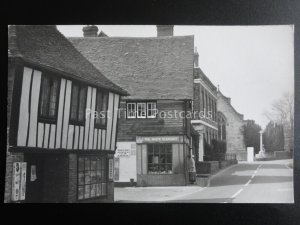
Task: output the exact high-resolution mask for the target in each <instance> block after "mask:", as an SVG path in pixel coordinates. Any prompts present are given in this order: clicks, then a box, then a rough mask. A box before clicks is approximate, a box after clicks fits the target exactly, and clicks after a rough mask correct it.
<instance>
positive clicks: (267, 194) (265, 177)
mask: <svg viewBox="0 0 300 225" xmlns="http://www.w3.org/2000/svg"><path fill="white" fill-rule="evenodd" d="M291 163H292V160H291V159H289V160H273V161H259V162H253V163H247V162H239V164H237V165H234V166H231V167H229V168H226V169H224V170H222V171H220V172H218V173H217V174H215V175H213V176H212V177H211V179H210V182H209V184H208V186H207V187H199V186H196V185H189V186H180V187H178V186H176V187H170V186H168V187H126V188H115V202H120V203H122V202H128V203H130V202H167V203H177V202H180V203H294V192H293V170H292V169H291V168H290V167H289V166H288V165H290V164H291Z"/></svg>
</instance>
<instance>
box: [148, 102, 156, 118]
mask: <svg viewBox="0 0 300 225" xmlns="http://www.w3.org/2000/svg"><path fill="white" fill-rule="evenodd" d="M146 104H147V107H146V108H147V109H146V117H147V118H156V117H157V113H154V115H153V116H149V115H148V110H149V107H148V105H149V104H154V105H155V112H157V105H156V102H147V103H146ZM151 110H152V111H153V108H152V109H151Z"/></svg>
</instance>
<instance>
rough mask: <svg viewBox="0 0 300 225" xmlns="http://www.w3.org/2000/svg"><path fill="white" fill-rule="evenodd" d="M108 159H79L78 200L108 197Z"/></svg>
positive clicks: (83, 157) (95, 157)
mask: <svg viewBox="0 0 300 225" xmlns="http://www.w3.org/2000/svg"><path fill="white" fill-rule="evenodd" d="M106 164H107V163H106V158H104V157H98V156H80V157H78V182H77V197H78V200H83V199H89V198H97V197H101V196H106V195H107V165H106Z"/></svg>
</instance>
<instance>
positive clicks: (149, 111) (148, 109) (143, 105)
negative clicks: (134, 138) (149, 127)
mask: <svg viewBox="0 0 300 225" xmlns="http://www.w3.org/2000/svg"><path fill="white" fill-rule="evenodd" d="M156 115H157V107H156V102H128V103H127V118H129V119H131V118H156Z"/></svg>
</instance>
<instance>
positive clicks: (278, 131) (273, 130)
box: [263, 121, 284, 152]
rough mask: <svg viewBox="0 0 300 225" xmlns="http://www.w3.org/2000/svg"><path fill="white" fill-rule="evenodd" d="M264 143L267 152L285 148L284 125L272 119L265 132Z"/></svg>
mask: <svg viewBox="0 0 300 225" xmlns="http://www.w3.org/2000/svg"><path fill="white" fill-rule="evenodd" d="M263 143H264V147H265V149H266V152H274V151H282V150H283V149H284V134H283V125H282V124H277V123H275V122H273V121H270V122H269V123H268V125H267V126H266V129H265V131H264V133H263Z"/></svg>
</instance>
